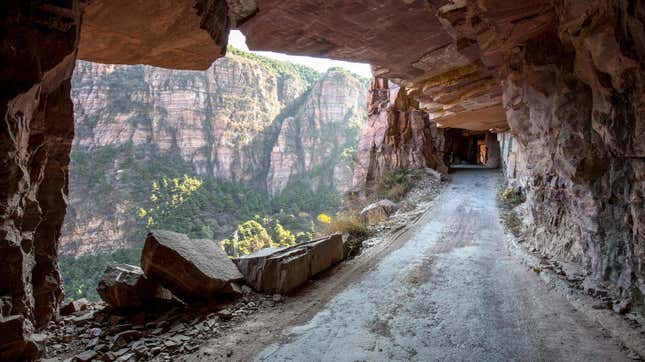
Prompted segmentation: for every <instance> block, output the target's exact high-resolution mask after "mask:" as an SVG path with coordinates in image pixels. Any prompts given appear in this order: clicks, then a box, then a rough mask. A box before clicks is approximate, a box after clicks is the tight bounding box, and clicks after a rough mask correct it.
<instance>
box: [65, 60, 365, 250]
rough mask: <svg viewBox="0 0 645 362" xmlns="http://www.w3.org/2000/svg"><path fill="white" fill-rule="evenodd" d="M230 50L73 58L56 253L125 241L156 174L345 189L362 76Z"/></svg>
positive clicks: (267, 188)
mask: <svg viewBox="0 0 645 362" xmlns="http://www.w3.org/2000/svg"><path fill="white" fill-rule="evenodd" d="M236 54H237V55H236ZM236 54H231V55H229V56H227V57H225V58H222V59H219V60H218V61H216V62H215V63H214V64H213V65H212V66H211V67H210V68H209V69H208V70H207V71H204V72H199V71H182V70H167V69H161V68H154V67H149V66H114V65H101V64H96V63H88V62H81V61H79V62H78V63H77V65H76V70H75V73H74V77H73V79H72V99H73V101H74V109H75V116H76V137H75V139H74V144H73V151H72V162H71V178H70V198H69V208H68V213H67V218H66V221H65V223H64V226H63V232H62V236H61V248H60V250H61V251H62V252H63V253H64V254H82V253H89V252H97V251H105V250H113V249H116V248H120V247H125V246H129V245H132V243H133V242H134V241H135V240H128V236H129V230H131V229H132V228H133V227H134V226H133V225H134V224H133V223H134V221H135V220H134V219H135V218H136V216H135V215H136V209H137V207H139V206H140V205H141V202H143V201H144V200H145V198H146V197H147V196H146V195H145V193H146V191H147V190H146V186H149V184H150V183H151V182H152V181H153V180H154V179H155V178H157V177H160V176H162V175H168V176H171V175H175V174H179V175H181V174H182V173H185V174H188V175H192V176H197V177H199V178H201V179H204V180H208V179H217V180H224V181H233V182H238V183H240V185H244V186H247V187H250V188H254V189H259V190H261V191H262V192H267V193H269V194H271V195H275V194H279V193H280V192H281V191H283V190H284V189H285V188H286V187H289V184H290V183H291V182H294V181H306V182H307V183H308V184H310V185H311V187H312V188H313V189H316V188H317V187H319V186H324V187H327V188H330V189H335V190H337V191H338V192H343V191H345V190H347V189H348V188H349V186H350V182H351V175H352V167H351V157H350V158H347V157H342V155H343V151H345V153H347V152H348V150H351V149H352V148H353V147H355V144H356V142H357V139H358V130H359V127H360V120H362V119H363V118H364V113H365V111H364V104H365V92H366V90H365V82H364V81H362V80H360V79H358V78H356V77H354V76H353V75H351V74H349V73H347V72H344V71H342V70H330V71H328V72H327V73H325V74H323V75H322V76H320V75H316V74H315V72H313V71H307V70H303V72H302V73H298V72H293V71H291V72H288V71H284V69H282V68H281V66H280V65H279V64H278V65H277V66H276V64H277V63H275V64H274V63H270V62H269V63H267V62H265V61H263V60H262V59H258V58H255V57H253V56H246V55H244V54H243V53H239V52H236ZM164 172H165V174H164ZM221 219H222V218H221V217H220V220H221ZM229 221H230V220H229ZM232 224H233V225H230V227H234V226H235V225H234V223H232ZM216 231H217V230H216ZM222 232H224V230H222Z"/></svg>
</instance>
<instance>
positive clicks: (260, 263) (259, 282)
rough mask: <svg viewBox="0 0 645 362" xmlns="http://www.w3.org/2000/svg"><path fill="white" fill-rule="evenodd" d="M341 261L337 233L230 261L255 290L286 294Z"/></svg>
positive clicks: (341, 239)
mask: <svg viewBox="0 0 645 362" xmlns="http://www.w3.org/2000/svg"><path fill="white" fill-rule="evenodd" d="M343 258H344V249H343V238H342V236H341V235H340V234H334V235H330V236H327V237H324V238H320V239H315V240H311V241H308V242H305V243H301V244H297V245H294V246H290V247H284V248H267V249H262V250H260V251H257V252H255V253H253V254H249V255H245V256H243V257H240V258H237V259H234V262H235V264H237V266H238V267H239V269H240V271H241V272H242V274H243V275H244V279H245V280H246V282H247V283H249V285H251V286H252V287H253V288H254V289H255V290H257V291H259V292H265V293H288V292H290V291H292V290H294V289H296V288H297V287H299V286H301V285H302V284H304V283H306V282H307V280H309V278H311V277H312V276H314V275H316V274H318V273H320V272H322V271H324V270H326V269H328V268H329V267H331V266H333V265H335V264H337V263H339V262H340V261H342V260H343Z"/></svg>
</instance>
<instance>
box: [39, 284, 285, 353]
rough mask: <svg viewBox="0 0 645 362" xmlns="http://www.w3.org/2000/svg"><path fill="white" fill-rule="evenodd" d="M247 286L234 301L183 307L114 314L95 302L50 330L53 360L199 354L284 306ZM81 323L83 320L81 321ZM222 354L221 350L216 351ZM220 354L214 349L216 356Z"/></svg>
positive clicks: (175, 303) (170, 304)
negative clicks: (244, 324)
mask: <svg viewBox="0 0 645 362" xmlns="http://www.w3.org/2000/svg"><path fill="white" fill-rule="evenodd" d="M283 301H284V297H283V296H280V298H278V299H277V300H276V298H275V297H274V296H273V295H262V294H258V293H255V292H253V291H251V290H250V288H248V287H247V288H244V294H243V296H242V297H240V298H239V299H237V300H235V301H222V302H209V303H197V304H192V305H184V304H182V303H180V302H178V301H177V300H175V301H169V302H168V303H166V304H164V305H156V306H155V308H150V309H146V310H144V311H139V312H132V313H129V314H124V315H117V314H114V313H113V311H112V310H111V309H110V308H108V306H107V305H106V304H105V303H104V302H98V303H90V304H89V305H88V308H87V310H85V311H77V312H74V313H72V314H71V315H68V316H65V317H62V318H61V319H60V320H59V321H57V322H51V323H50V324H49V326H48V327H47V328H46V329H45V331H44V335H45V337H46V345H47V348H46V358H50V361H63V360H67V359H70V358H71V359H72V360H74V361H90V360H101V361H120V362H121V361H174V360H176V358H177V356H179V355H185V354H187V353H191V352H194V351H196V350H197V349H198V348H199V347H200V346H201V345H202V344H203V343H204V342H205V341H206V340H208V339H210V338H215V337H218V336H220V335H222V334H224V333H226V330H227V329H228V328H230V327H231V326H232V325H234V324H236V323H240V322H241V321H242V320H244V319H245V318H247V316H250V315H252V314H254V313H256V312H258V311H260V310H266V309H269V308H273V307H274V306H275V305H276V304H278V303H282V302H283ZM80 321H82V322H80ZM217 352H220V351H217ZM213 353H214V354H215V351H214V352H213Z"/></svg>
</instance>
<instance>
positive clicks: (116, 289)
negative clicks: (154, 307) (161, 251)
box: [96, 264, 172, 309]
mask: <svg viewBox="0 0 645 362" xmlns="http://www.w3.org/2000/svg"><path fill="white" fill-rule="evenodd" d="M96 291H97V292H98V293H99V295H100V296H101V299H103V301H105V302H106V303H107V304H108V305H110V306H111V307H112V308H116V309H126V308H137V307H141V306H143V305H144V303H146V302H150V301H154V300H155V299H172V293H170V291H168V289H166V288H164V287H162V286H161V285H159V283H158V282H156V281H154V280H151V279H149V278H147V277H146V276H145V275H144V274H143V270H142V269H141V268H139V267H138V266H134V265H128V264H116V265H109V266H108V267H107V268H106V269H105V273H103V277H102V278H101V280H100V281H99V284H98V286H97V287H96Z"/></svg>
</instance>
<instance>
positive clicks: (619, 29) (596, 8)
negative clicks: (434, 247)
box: [500, 1, 645, 304]
mask: <svg viewBox="0 0 645 362" xmlns="http://www.w3.org/2000/svg"><path fill="white" fill-rule="evenodd" d="M557 11H558V16H559V17H558V21H559V22H558V28H557V32H556V31H553V32H548V33H545V34H543V35H542V36H540V37H539V38H536V39H534V40H532V41H530V42H528V43H527V44H526V46H525V47H522V48H520V49H517V51H515V52H514V53H513V55H512V56H510V58H509V59H508V62H507V67H506V72H505V74H506V76H505V80H504V81H503V93H504V106H505V109H506V114H507V118H508V121H509V125H510V127H511V129H512V133H513V135H514V136H515V137H514V139H515V141H517V144H516V145H513V146H510V143H511V142H514V141H513V137H510V138H508V137H507V135H506V134H503V135H501V136H500V137H501V140H502V141H501V142H502V144H504V143H505V142H506V141H508V143H509V146H506V145H504V146H502V152H503V153H504V152H510V154H509V156H505V157H506V174H507V175H508V176H514V177H515V178H518V179H520V180H521V183H522V184H525V185H526V186H527V199H528V203H529V207H530V211H531V214H532V219H533V224H532V225H531V228H530V238H529V242H530V243H531V244H532V245H533V246H535V247H536V248H538V249H539V250H541V251H543V252H545V253H547V254H549V255H552V256H557V257H562V258H565V259H567V260H570V261H574V262H577V263H580V264H582V265H583V266H584V267H585V268H586V269H587V270H588V272H589V273H590V276H591V277H592V278H594V279H596V280H599V281H605V282H609V283H610V284H611V285H613V286H615V287H617V288H618V290H619V291H622V292H623V294H625V295H631V296H632V297H633V298H634V300H635V302H636V304H641V303H642V301H643V294H642V293H643V292H644V291H645V236H644V226H645V213H644V212H643V210H644V209H645V208H644V207H643V206H644V202H643V200H644V199H643V197H644V194H643V193H644V191H645V147H644V146H643V143H642V142H641V141H640V140H642V139H643V136H645V106H644V104H645V94H644V91H645V90H644V87H645V85H644V83H643V67H644V60H645V57H644V52H645V36H644V35H645V33H644V29H645V4H643V3H642V2H622V1H595V2H585V3H580V2H568V1H565V2H564V3H562V4H560V6H559V7H558V8H557ZM545 48H546V49H549V51H548V52H545V51H544V49H545ZM510 155H512V156H510ZM522 159H524V161H522ZM525 165H528V167H527V166H525Z"/></svg>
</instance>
